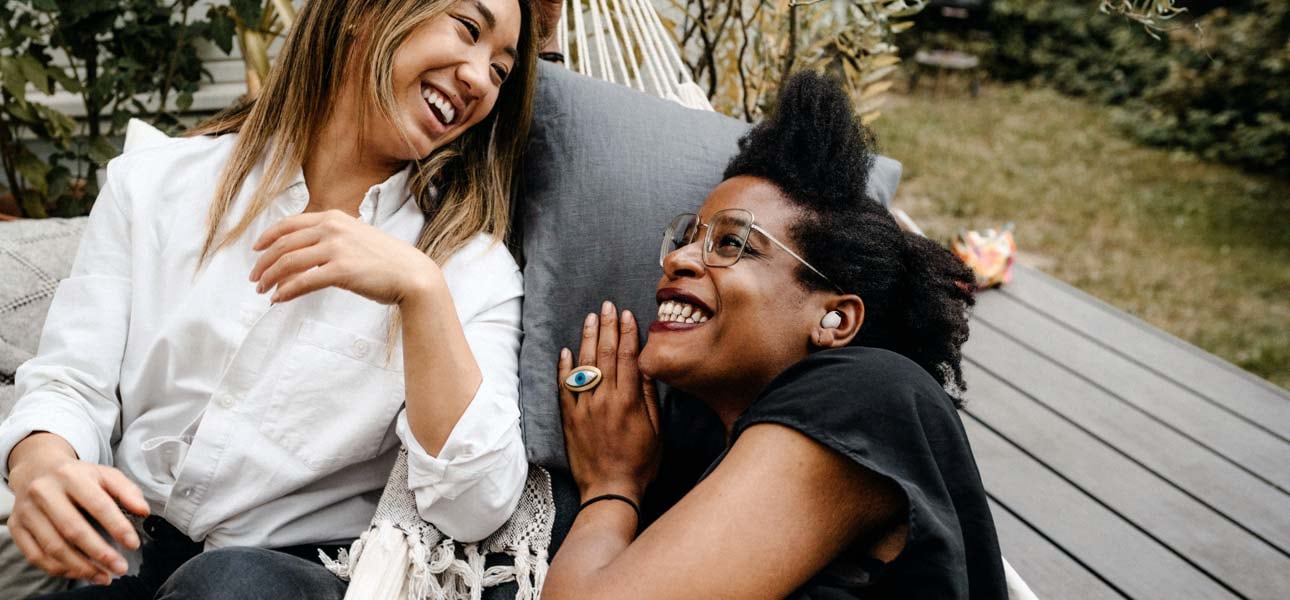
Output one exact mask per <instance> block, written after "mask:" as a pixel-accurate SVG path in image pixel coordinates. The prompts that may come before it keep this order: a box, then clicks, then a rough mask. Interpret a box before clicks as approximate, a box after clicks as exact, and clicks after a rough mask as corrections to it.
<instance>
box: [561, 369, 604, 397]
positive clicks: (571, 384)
mask: <svg viewBox="0 0 1290 600" xmlns="http://www.w3.org/2000/svg"><path fill="white" fill-rule="evenodd" d="M600 377H601V374H600V369H597V368H595V367H578V368H577V369H574V370H573V372H572V373H569V375H568V376H567V377H565V378H564V387H565V389H567V390H569V391H571V392H585V391H587V390H589V389H591V388H594V387H596V385H598V384H599V383H600Z"/></svg>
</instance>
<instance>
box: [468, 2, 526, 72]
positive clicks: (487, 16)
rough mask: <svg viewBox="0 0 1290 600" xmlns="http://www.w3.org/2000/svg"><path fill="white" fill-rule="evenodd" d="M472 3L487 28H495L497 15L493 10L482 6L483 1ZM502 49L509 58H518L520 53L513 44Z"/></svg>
mask: <svg viewBox="0 0 1290 600" xmlns="http://www.w3.org/2000/svg"><path fill="white" fill-rule="evenodd" d="M474 4H475V10H478V11H479V14H481V15H483V16H484V23H486V24H487V25H488V29H489V30H492V29H494V28H496V27H497V15H494V14H493V11H491V10H489V9H488V7H487V6H484V3H483V2H481V1H480V0H475V2H474ZM502 51H503V52H505V53H506V54H507V55H509V56H510V57H511V60H519V58H520V53H519V52H517V51H516V50H515V47H514V46H507V47H505V48H503V49H502Z"/></svg>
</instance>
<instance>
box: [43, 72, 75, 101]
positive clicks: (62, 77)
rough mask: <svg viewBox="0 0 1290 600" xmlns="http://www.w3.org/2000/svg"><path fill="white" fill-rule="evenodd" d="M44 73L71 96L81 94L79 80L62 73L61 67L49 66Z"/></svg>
mask: <svg viewBox="0 0 1290 600" xmlns="http://www.w3.org/2000/svg"><path fill="white" fill-rule="evenodd" d="M45 72H46V73H48V74H49V76H50V77H53V78H54V81H57V82H58V84H59V85H61V86H63V89H65V90H67V91H69V92H71V93H73V94H79V93H81V82H80V80H78V79H76V78H75V77H72V76H71V75H68V74H67V71H64V70H63V69H62V68H61V67H55V66H50V67H49V68H47V69H45Z"/></svg>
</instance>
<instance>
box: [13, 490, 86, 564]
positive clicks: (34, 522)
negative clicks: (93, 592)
mask: <svg viewBox="0 0 1290 600" xmlns="http://www.w3.org/2000/svg"><path fill="white" fill-rule="evenodd" d="M64 502H66V499H64ZM51 503H53V502H50V503H42V506H41V509H40V510H30V511H27V512H26V514H25V515H24V519H23V522H22V524H23V526H24V527H25V528H26V530H27V531H28V532H29V533H30V534H31V537H32V538H33V539H35V540H36V543H37V544H38V545H39V546H40V550H41V553H42V554H43V555H44V556H46V557H47V558H48V560H47V561H46V562H45V564H44V565H43V566H41V568H42V569H44V570H45V572H47V573H49V574H51V575H56V576H60V577H71V578H84V577H92V576H94V575H95V574H97V573H98V572H100V571H101V570H102V569H101V568H100V567H98V566H97V565H95V564H93V563H92V562H90V560H89V558H87V557H86V556H85V555H83V554H81V552H80V551H79V550H77V549H76V548H75V547H73V546H72V545H71V544H70V543H68V541H67V540H66V539H65V538H64V537H63V536H62V535H61V534H60V533H59V531H58V529H57V528H56V527H55V526H54V525H53V523H51V522H50V518H49V517H47V515H50V514H51V512H61V511H51V510H50V508H49V507H48V504H51ZM69 506H70V505H69ZM72 513H73V514H74V517H73V518H75V519H78V520H80V521H81V522H84V521H85V519H84V518H83V517H81V516H80V513H78V512H76V510H75V509H73V510H72ZM86 526H87V527H88V524H86Z"/></svg>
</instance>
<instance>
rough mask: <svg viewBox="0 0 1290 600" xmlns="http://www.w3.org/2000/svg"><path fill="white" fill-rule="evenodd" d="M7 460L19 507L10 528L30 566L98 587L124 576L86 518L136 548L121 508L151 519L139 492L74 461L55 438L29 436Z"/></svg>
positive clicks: (117, 475)
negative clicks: (86, 581)
mask: <svg viewBox="0 0 1290 600" xmlns="http://www.w3.org/2000/svg"><path fill="white" fill-rule="evenodd" d="M9 458H10V461H11V464H12V469H10V472H9V483H10V485H11V486H12V488H13V493H14V503H13V514H12V515H10V516H9V521H8V523H7V524H8V526H9V532H10V535H12V537H13V541H14V543H15V544H16V545H17V546H18V549H19V550H20V551H22V553H23V555H24V556H26V557H27V560H28V562H30V563H31V564H33V565H35V566H36V567H38V568H40V569H41V570H42V571H45V572H46V573H49V574H50V575H53V576H55V577H67V578H70V579H89V580H91V581H93V582H94V583H99V584H106V583H108V582H109V581H111V579H112V575H114V574H115V575H124V574H125V571H126V561H125V558H123V557H122V556H121V554H120V553H118V552H117V551H116V550H114V549H113V548H112V546H110V545H108V543H107V542H106V541H105V540H104V539H103V537H102V536H100V535H99V533H98V532H97V531H95V530H94V527H93V526H92V525H91V524H90V521H89V520H88V519H87V518H86V516H87V515H88V516H89V517H91V518H93V519H94V520H95V521H98V523H99V524H100V525H102V526H103V528H104V529H105V530H107V532H108V533H109V534H110V535H111V536H112V538H113V539H115V540H116V541H117V542H119V543H121V545H123V546H125V547H127V548H130V549H136V548H138V547H139V536H138V534H136V533H135V532H134V527H133V526H131V525H130V522H129V521H128V520H127V519H126V518H125V515H124V514H122V513H121V508H118V506H117V505H118V503H119V504H120V506H122V507H125V509H126V510H129V511H130V512H132V513H135V514H138V515H147V514H148V503H147V502H145V501H144V499H143V492H142V491H140V490H139V486H137V485H135V484H134V482H132V481H130V480H129V479H127V478H126V476H125V475H124V474H122V473H121V472H120V471H118V470H116V469H113V468H112V467H105V466H103V465H96V464H91V463H87V462H85V461H82V460H79V459H77V458H76V453H75V451H73V450H72V448H71V446H69V445H67V442H65V441H64V440H63V439H62V438H59V437H58V436H56V435H54V434H51V433H36V434H32V435H31V436H28V437H27V438H26V439H24V440H23V441H21V442H19V443H18V445H17V446H15V447H14V449H13V451H12V452H10V454H9Z"/></svg>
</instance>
